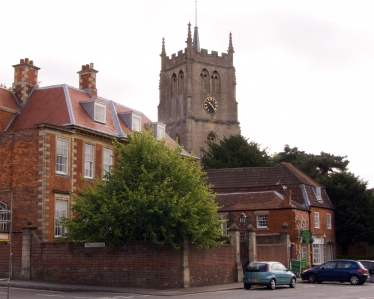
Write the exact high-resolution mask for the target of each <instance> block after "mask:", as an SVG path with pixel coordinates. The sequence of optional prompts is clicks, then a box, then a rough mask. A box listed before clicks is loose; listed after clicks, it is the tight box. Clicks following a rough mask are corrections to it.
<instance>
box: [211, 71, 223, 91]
mask: <svg viewBox="0 0 374 299" xmlns="http://www.w3.org/2000/svg"><path fill="white" fill-rule="evenodd" d="M220 93H221V79H220V76H219V74H218V72H217V71H214V72H213V74H212V94H220Z"/></svg>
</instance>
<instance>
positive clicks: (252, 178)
mask: <svg viewBox="0 0 374 299" xmlns="http://www.w3.org/2000/svg"><path fill="white" fill-rule="evenodd" d="M207 174H208V184H212V185H214V186H216V187H219V188H241V187H263V186H274V185H277V184H280V183H281V184H284V185H295V184H306V185H311V186H318V187H321V185H320V184H318V183H317V182H316V181H314V180H313V179H311V178H309V177H308V176H307V175H305V174H304V173H302V172H301V171H300V170H298V169H297V168H296V167H295V166H293V165H292V164H290V163H281V164H279V165H277V166H275V167H245V168H225V169H209V170H207Z"/></svg>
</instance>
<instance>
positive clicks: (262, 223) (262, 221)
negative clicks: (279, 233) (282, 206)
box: [256, 214, 268, 228]
mask: <svg viewBox="0 0 374 299" xmlns="http://www.w3.org/2000/svg"><path fill="white" fill-rule="evenodd" d="M256 222H257V228H268V214H258V215H257V217H256Z"/></svg>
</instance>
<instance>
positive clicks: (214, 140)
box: [206, 132, 217, 143]
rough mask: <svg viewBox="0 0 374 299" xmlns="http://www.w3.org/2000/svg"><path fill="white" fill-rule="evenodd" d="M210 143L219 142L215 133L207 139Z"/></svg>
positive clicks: (211, 133) (210, 134)
mask: <svg viewBox="0 0 374 299" xmlns="http://www.w3.org/2000/svg"><path fill="white" fill-rule="evenodd" d="M206 140H207V141H208V142H211V143H215V142H216V141H217V136H216V134H215V133H214V132H210V133H209V134H208V136H207V138H206Z"/></svg>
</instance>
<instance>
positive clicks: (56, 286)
mask: <svg viewBox="0 0 374 299" xmlns="http://www.w3.org/2000/svg"><path fill="white" fill-rule="evenodd" d="M0 287H9V288H25V289H38V290H53V291H63V292H105V293H131V294H141V295H154V296H182V295H188V294H198V293H210V292H219V291H227V290H234V289H242V288H243V283H242V282H234V283H228V284H219V285H210V286H201V287H189V288H178V289H148V288H141V287H118V286H104V285H103V286H98V285H81V284H72V283H58V282H46V281H35V280H8V279H5V280H4V279H1V280H0Z"/></svg>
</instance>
